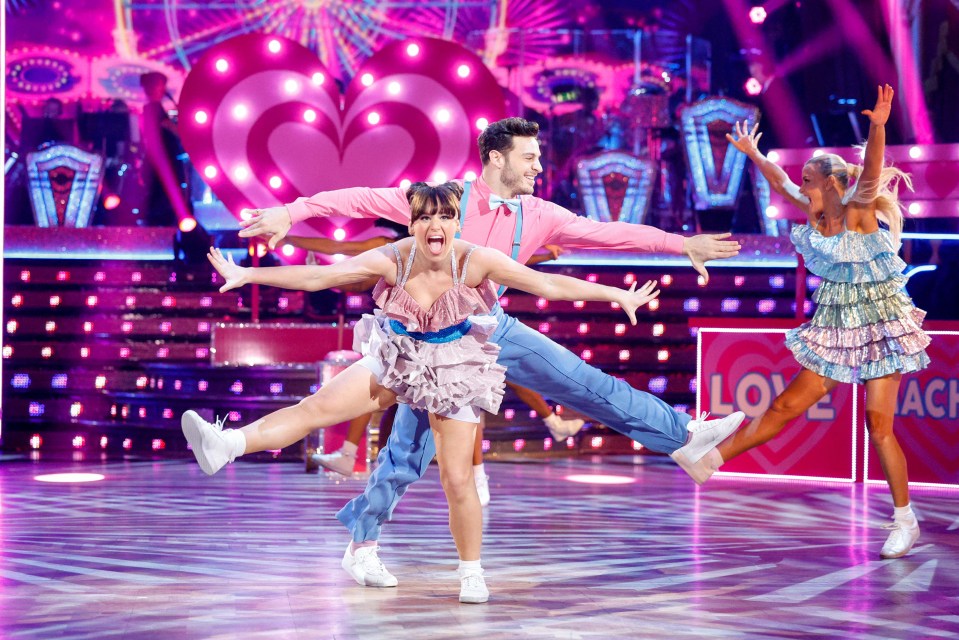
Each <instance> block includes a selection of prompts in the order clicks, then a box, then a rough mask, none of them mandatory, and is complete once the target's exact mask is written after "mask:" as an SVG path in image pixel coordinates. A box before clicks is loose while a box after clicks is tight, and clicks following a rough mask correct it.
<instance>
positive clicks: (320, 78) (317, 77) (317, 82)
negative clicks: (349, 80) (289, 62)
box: [310, 71, 326, 87]
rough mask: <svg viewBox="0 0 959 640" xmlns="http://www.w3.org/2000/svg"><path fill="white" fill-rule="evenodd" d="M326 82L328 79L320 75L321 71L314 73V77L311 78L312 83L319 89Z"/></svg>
mask: <svg viewBox="0 0 959 640" xmlns="http://www.w3.org/2000/svg"><path fill="white" fill-rule="evenodd" d="M325 81H326V77H325V76H324V75H323V74H322V73H320V72H319V71H317V72H316V73H314V74H313V75H312V76H310V82H312V83H313V85H314V86H317V87H319V86H320V85H322V84H323V83H324V82H325Z"/></svg>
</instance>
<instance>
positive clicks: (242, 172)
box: [233, 167, 250, 182]
mask: <svg viewBox="0 0 959 640" xmlns="http://www.w3.org/2000/svg"><path fill="white" fill-rule="evenodd" d="M249 177H250V170H249V169H247V168H246V167H237V168H236V169H234V170H233V179H234V180H236V181H237V182H246V180H247V178H249Z"/></svg>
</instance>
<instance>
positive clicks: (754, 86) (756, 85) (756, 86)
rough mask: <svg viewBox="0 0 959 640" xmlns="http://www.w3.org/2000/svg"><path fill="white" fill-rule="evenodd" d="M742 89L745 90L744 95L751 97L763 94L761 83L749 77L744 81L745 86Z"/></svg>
mask: <svg viewBox="0 0 959 640" xmlns="http://www.w3.org/2000/svg"><path fill="white" fill-rule="evenodd" d="M743 88H744V89H745V90H746V93H747V94H749V95H751V96H758V95H759V94H760V93H762V92H763V83H762V82H760V81H759V80H757V79H756V78H754V77H750V78H749V80H747V81H746V84H744V85H743Z"/></svg>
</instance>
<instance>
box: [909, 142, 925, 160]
mask: <svg viewBox="0 0 959 640" xmlns="http://www.w3.org/2000/svg"><path fill="white" fill-rule="evenodd" d="M909 157H910V158H912V159H913V160H918V159H919V158H920V157H922V147H917V146H915V145H913V146H911V147H909Z"/></svg>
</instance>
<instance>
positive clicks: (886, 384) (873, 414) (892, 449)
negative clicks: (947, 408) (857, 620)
mask: <svg viewBox="0 0 959 640" xmlns="http://www.w3.org/2000/svg"><path fill="white" fill-rule="evenodd" d="M901 380H902V374H900V373H893V374H891V375H888V376H885V377H882V378H876V379H875V380H867V381H866V428H867V429H868V430H869V441H870V442H871V443H872V446H873V448H874V449H875V450H876V454H877V455H878V456H879V464H881V465H882V472H883V473H884V474H885V476H886V482H887V483H889V491H890V492H891V493H892V503H893V506H894V507H895V510H894V512H893V522H892V524H891V525H886V526H887V528H889V529H892V531H891V532H890V533H889V537H888V538H887V539H886V543H885V544H884V545H883V547H882V551H881V553H880V555H881V556H882V557H883V558H899V557H901V556H904V555H906V554H907V553H909V550H910V549H911V548H912V546H913V545H914V544H915V543H916V540H917V539H919V523H918V521H917V520H916V515H915V514H914V513H913V511H912V505H911V504H910V503H909V477H908V475H907V473H906V456H905V455H903V453H902V448H901V447H900V446H899V441H898V440H896V436H895V434H894V433H893V430H892V428H893V419H894V416H895V413H896V399H897V398H898V397H899V383H900V381H901Z"/></svg>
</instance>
